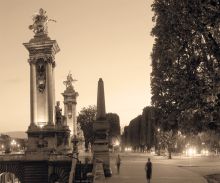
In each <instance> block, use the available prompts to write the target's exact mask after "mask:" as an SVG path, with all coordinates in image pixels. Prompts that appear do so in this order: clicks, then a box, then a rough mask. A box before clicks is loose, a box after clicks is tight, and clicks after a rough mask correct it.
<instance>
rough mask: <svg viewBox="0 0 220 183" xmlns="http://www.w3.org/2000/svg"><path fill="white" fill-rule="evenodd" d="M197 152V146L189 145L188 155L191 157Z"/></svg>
mask: <svg viewBox="0 0 220 183" xmlns="http://www.w3.org/2000/svg"><path fill="white" fill-rule="evenodd" d="M196 152H197V150H196V148H195V147H189V148H188V149H186V155H187V156H190V157H192V156H195V155H196Z"/></svg>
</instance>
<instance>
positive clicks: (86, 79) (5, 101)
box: [0, 0, 153, 132]
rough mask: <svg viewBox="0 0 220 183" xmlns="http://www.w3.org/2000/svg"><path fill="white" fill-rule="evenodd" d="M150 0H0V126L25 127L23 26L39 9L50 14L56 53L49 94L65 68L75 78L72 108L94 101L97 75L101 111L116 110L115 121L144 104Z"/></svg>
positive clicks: (146, 101) (8, 128)
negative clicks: (102, 102)
mask: <svg viewBox="0 0 220 183" xmlns="http://www.w3.org/2000/svg"><path fill="white" fill-rule="evenodd" d="M152 1H153V0H64V1H61V0H37V1H36V0H0V22H1V28H0V53H1V54H0V55H1V57H0V64H1V66H0V86H1V90H0V102H1V104H0V105H1V107H0V132H5V131H18V130H23V131H24V130H27V127H28V125H29V122H30V104H29V103H30V89H29V87H30V86H29V79H30V78H29V72H30V71H29V64H28V62H27V59H28V52H27V50H26V49H25V48H24V46H23V45H22V43H24V42H28V41H29V40H30V39H31V38H32V37H33V32H32V31H31V30H29V29H28V26H29V25H30V24H32V15H33V14H34V13H36V12H38V10H39V8H43V9H45V10H46V11H47V15H48V17H49V18H51V19H55V20H57V22H56V23H54V22H50V23H49V25H48V27H49V28H48V31H49V36H50V37H51V39H56V40H57V42H58V45H59V47H60V49H61V51H60V52H59V53H58V54H57V55H56V63H57V66H56V68H55V74H56V76H55V80H56V100H59V101H61V102H62V101H63V98H62V96H61V94H60V93H62V92H63V90H64V88H65V86H64V85H63V80H65V79H66V75H67V74H68V72H69V71H71V72H72V75H73V76H74V77H75V78H76V79H77V80H78V82H77V83H75V89H76V90H77V91H78V93H79V97H78V104H77V111H78V112H79V111H80V109H81V108H82V107H86V106H88V105H94V104H95V105H96V100H97V82H98V79H99V78H100V77H102V78H103V81H104V86H105V96H106V111H107V112H113V113H117V114H119V116H120V120H121V126H124V125H126V124H129V122H130V120H132V119H133V118H135V117H136V116H137V115H139V114H141V113H142V109H143V108H144V107H145V106H147V105H150V97H151V94H150V72H151V66H150V65H151V59H150V54H151V50H152V45H153V38H152V37H151V36H150V31H151V29H152V26H153V23H152V16H153V13H152V12H151V3H152Z"/></svg>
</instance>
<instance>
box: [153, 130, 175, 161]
mask: <svg viewBox="0 0 220 183" xmlns="http://www.w3.org/2000/svg"><path fill="white" fill-rule="evenodd" d="M157 139H158V142H159V146H160V147H159V148H166V149H167V151H168V158H169V159H172V156H171V153H172V151H173V149H174V145H175V143H176V140H177V134H176V133H174V132H173V130H169V131H159V132H158V133H157Z"/></svg>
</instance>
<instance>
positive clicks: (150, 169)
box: [145, 158, 152, 183]
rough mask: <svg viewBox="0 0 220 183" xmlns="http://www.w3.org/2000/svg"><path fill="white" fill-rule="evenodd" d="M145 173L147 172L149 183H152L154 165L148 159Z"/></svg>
mask: <svg viewBox="0 0 220 183" xmlns="http://www.w3.org/2000/svg"><path fill="white" fill-rule="evenodd" d="M145 172H146V178H147V183H150V180H151V176H152V163H151V161H150V158H148V161H147V163H146V165H145Z"/></svg>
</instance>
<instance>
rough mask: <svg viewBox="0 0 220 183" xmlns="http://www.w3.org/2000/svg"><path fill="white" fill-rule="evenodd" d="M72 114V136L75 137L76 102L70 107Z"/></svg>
mask: <svg viewBox="0 0 220 183" xmlns="http://www.w3.org/2000/svg"><path fill="white" fill-rule="evenodd" d="M72 114H73V117H72V118H73V129H72V130H73V136H74V135H77V129H76V102H73V106H72Z"/></svg>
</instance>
